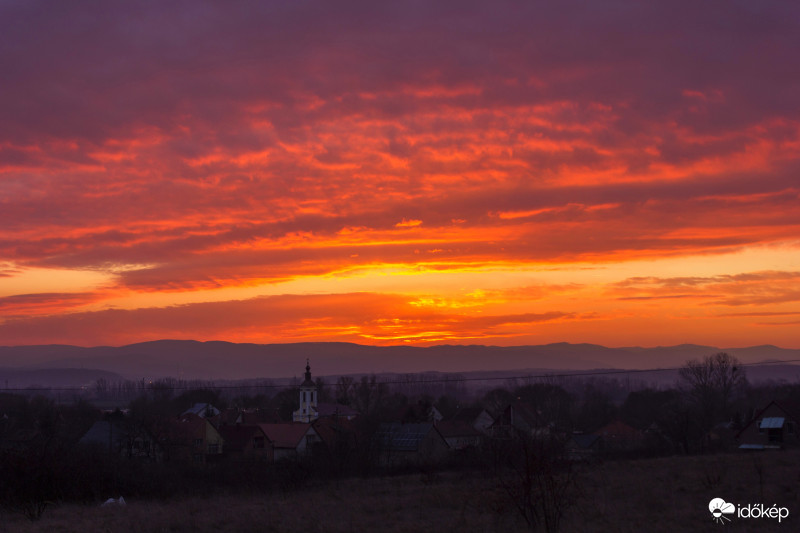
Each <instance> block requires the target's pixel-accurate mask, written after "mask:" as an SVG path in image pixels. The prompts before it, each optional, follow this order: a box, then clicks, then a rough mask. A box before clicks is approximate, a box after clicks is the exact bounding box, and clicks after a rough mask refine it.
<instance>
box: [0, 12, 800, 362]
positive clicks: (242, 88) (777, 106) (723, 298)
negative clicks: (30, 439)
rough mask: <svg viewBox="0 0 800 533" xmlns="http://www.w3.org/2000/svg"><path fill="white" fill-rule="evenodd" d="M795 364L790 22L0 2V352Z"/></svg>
mask: <svg viewBox="0 0 800 533" xmlns="http://www.w3.org/2000/svg"><path fill="white" fill-rule="evenodd" d="M164 338H172V339H197V340H226V341H232V342H258V343H272V342H296V341H349V342H357V343H361V344H379V345H388V344H418V345H431V344H495V345H520V344H543V343H550V342H561V341H566V342H575V343H579V342H590V343H598V344H604V345H607V346H632V345H640V346H656V345H672V344H680V343H698V344H711V345H715V346H721V347H726V346H748V345H757V344H776V345H779V346H783V347H788V348H800V3H797V2H794V1H774V2H753V1H737V0H725V1H704V2H697V1H694V0H693V1H690V2H684V1H678V0H669V1H660V2H640V1H621V2H620V1H613V0H603V1H583V2H573V1H559V2H549V1H547V2H546V1H527V2H497V1H495V2H465V1H451V2H445V1H443V2H431V1H429V0H425V1H404V2H376V1H374V0H371V1H359V2H334V1H329V0H321V1H297V2H293V1H292V2H287V1H275V2H266V1H262V2H255V1H254V2H222V1H220V2H201V1H187V2H178V1H175V2H172V1H170V2H162V1H154V2H105V1H96V2H72V1H71V2H61V1H52V2H37V1H32V0H24V1H23V0H0V345H18V344H50V343H65V344H77V345H82V346H92V345H99V344H107V345H121V344H127V343H133V342H139V341H147V340H155V339H164Z"/></svg>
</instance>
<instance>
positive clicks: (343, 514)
mask: <svg viewBox="0 0 800 533" xmlns="http://www.w3.org/2000/svg"><path fill="white" fill-rule="evenodd" d="M798 487H800V452H794V451H792V452H770V453H759V454H731V455H717V456H697V457H671V458H661V459H648V460H630V461H608V462H605V463H602V464H596V465H588V466H584V467H582V468H581V470H580V471H579V476H578V484H577V492H576V493H575V494H574V500H573V502H572V505H571V506H570V507H569V509H568V510H567V512H566V515H565V517H564V519H563V521H562V524H561V530H562V531H577V532H595V531H614V532H622V533H624V532H634V531H636V532H638V531H642V530H646V531H648V532H649V533H653V532H661V531H663V532H675V531H681V532H694V531H697V532H700V531H759V532H761V531H765V532H768V531H783V532H788V531H798V530H799V529H800V528H799V527H798V524H800V520H798V516H797V515H798V514H800V494H799V493H798ZM109 496H115V497H116V496H117V495H109ZM123 496H124V495H123ZM712 498H723V499H724V500H725V501H727V502H733V503H735V504H737V505H740V506H741V505H746V504H758V503H763V504H764V505H765V507H771V506H772V505H773V504H775V505H777V506H778V507H784V508H787V509H788V511H789V513H790V514H789V517H788V518H787V519H784V520H783V521H782V522H781V523H778V521H777V520H776V519H771V518H758V519H756V518H749V519H748V518H739V517H737V516H733V517H732V519H731V522H728V523H726V524H725V525H724V526H723V525H719V524H716V523H714V522H713V521H712V515H711V513H710V512H709V510H708V504H709V501H710V500H711V499H712ZM525 527H526V526H525V522H524V521H523V520H522V519H521V517H520V515H519V513H518V512H517V510H516V509H515V508H514V506H513V502H512V501H511V500H510V499H509V498H508V496H507V494H506V493H505V492H504V491H502V490H498V488H497V485H496V482H495V481H493V478H492V476H489V475H482V474H478V473H475V472H466V473H461V472H459V473H442V474H438V475H406V476H398V477H387V478H375V479H350V480H345V481H341V482H339V483H333V482H331V483H327V484H325V485H320V486H315V487H310V488H306V489H303V490H299V491H294V492H287V493H279V494H265V495H246V496H242V495H231V494H220V495H218V496H215V497H211V498H189V499H179V500H174V501H163V502H157V501H128V505H127V506H125V507H100V506H99V504H98V505H95V506H78V505H61V506H56V507H53V508H51V509H49V510H48V511H47V512H46V513H45V514H44V516H43V517H42V519H41V520H39V521H37V522H30V521H28V520H27V519H26V518H24V517H23V516H22V515H21V514H15V513H7V512H5V513H4V514H2V515H0V531H9V532H11V531H14V532H16V531H19V532H47V533H55V532H72V531H108V532H114V533H125V532H190V531H192V532H194V531H214V532H220V533H221V532H239V531H245V532H246V531H266V532H287V533H288V532H292V533H297V532H354V531H381V532H395V531H397V532H401V531H402V532H414V531H420V532H421V531H443V530H446V529H449V530H452V531H458V532H459V533H469V532H492V531H524V530H525ZM722 528H724V529H722ZM541 530H544V528H543V527H542V528H541Z"/></svg>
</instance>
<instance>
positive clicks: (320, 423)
mask: <svg viewBox="0 0 800 533" xmlns="http://www.w3.org/2000/svg"><path fill="white" fill-rule="evenodd" d="M313 425H314V430H315V431H316V432H317V435H319V438H320V442H319V443H314V450H313V452H314V455H315V457H314V459H315V461H316V462H317V464H318V465H319V466H322V467H323V468H331V467H333V468H342V467H344V466H345V465H347V464H350V463H352V462H353V461H356V460H359V459H360V456H359V448H358V444H359V442H363V440H362V439H363V437H362V436H361V435H360V433H359V431H358V429H357V428H356V426H355V423H354V422H353V421H352V420H348V419H347V418H336V417H320V418H318V419H317V420H315V421H314V423H313Z"/></svg>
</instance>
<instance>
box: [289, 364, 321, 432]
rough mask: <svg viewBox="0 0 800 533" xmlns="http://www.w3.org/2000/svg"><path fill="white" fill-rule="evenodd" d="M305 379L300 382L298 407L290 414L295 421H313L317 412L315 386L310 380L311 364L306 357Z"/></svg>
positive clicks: (316, 416) (317, 414) (317, 415)
mask: <svg viewBox="0 0 800 533" xmlns="http://www.w3.org/2000/svg"><path fill="white" fill-rule="evenodd" d="M305 377H306V379H305V380H303V382H302V383H301V384H300V409H298V410H297V411H295V412H294V413H293V415H292V420H294V421H295V422H313V421H314V420H316V419H317V418H319V413H318V412H317V386H316V385H315V384H314V382H313V381H311V365H310V364H309V362H308V359H306V376H305Z"/></svg>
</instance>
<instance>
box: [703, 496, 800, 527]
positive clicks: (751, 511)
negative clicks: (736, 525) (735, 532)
mask: <svg viewBox="0 0 800 533" xmlns="http://www.w3.org/2000/svg"><path fill="white" fill-rule="evenodd" d="M708 510H709V511H710V512H711V517H712V520H714V522H716V523H718V524H724V523H725V522H730V521H731V517H735V518H756V519H761V518H764V519H777V520H778V522H779V523H780V522H781V521H782V520H783V519H784V518H787V517H788V516H789V509H788V508H786V507H778V505H777V504H775V505H772V506H767V505H764V504H763V503H751V504H748V505H738V506H737V505H734V504H732V503H728V502H726V501H725V500H723V499H722V498H714V499H713V500H711V501H710V502H708Z"/></svg>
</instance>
